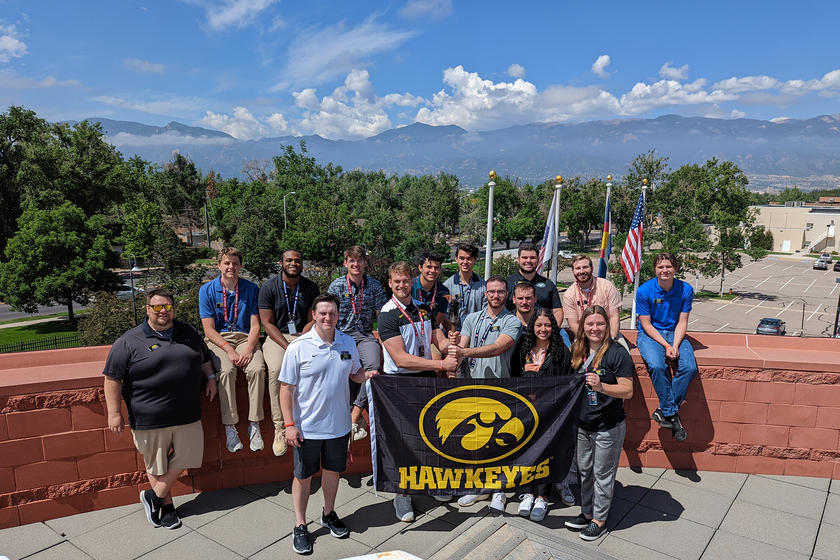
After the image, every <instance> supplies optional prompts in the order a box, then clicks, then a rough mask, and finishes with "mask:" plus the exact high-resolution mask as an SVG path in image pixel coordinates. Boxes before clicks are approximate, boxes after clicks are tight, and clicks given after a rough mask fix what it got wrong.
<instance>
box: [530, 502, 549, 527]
mask: <svg viewBox="0 0 840 560" xmlns="http://www.w3.org/2000/svg"><path fill="white" fill-rule="evenodd" d="M547 511H548V503H547V502H546V501H545V500H543V499H542V498H537V499H536V500H535V501H534V509H532V510H531V521H536V522H537V523H539V522H540V521H542V520H543V519H545V514H546V512H547Z"/></svg>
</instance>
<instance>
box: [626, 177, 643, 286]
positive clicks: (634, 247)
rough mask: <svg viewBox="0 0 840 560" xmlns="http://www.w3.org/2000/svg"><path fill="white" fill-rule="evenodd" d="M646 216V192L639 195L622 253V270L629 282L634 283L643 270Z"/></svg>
mask: <svg viewBox="0 0 840 560" xmlns="http://www.w3.org/2000/svg"><path fill="white" fill-rule="evenodd" d="M644 216H645V194H644V190H643V191H642V194H640V195H639V203H638V204H636V212H635V213H633V221H632V222H630V231H629V232H628V233H627V241H626V242H625V243H624V250H623V251H621V268H623V269H624V276H625V277H626V278H627V281H628V282H631V283H632V282H633V280H635V278H636V274H638V273H639V269H641V268H642V229H643V222H644Z"/></svg>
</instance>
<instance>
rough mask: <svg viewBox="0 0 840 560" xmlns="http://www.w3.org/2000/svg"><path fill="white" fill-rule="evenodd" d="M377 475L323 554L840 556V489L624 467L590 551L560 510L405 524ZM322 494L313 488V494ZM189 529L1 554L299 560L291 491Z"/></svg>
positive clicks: (212, 504) (213, 497)
mask: <svg viewBox="0 0 840 560" xmlns="http://www.w3.org/2000/svg"><path fill="white" fill-rule="evenodd" d="M370 484H371V481H370V477H369V476H365V477H359V476H348V477H344V478H342V480H341V486H340V488H339V493H338V503H337V506H336V510H337V512H338V514H339V516H340V517H342V518H343V519H344V520H345V522H346V523H347V525H348V526H349V527H350V530H351V534H350V538H348V539H343V540H338V539H334V538H332V537H331V536H330V535H329V533H328V532H327V531H326V530H325V529H323V528H322V527H321V526H320V525H319V524H318V523H317V522H315V521H314V520H315V519H316V518H317V516H318V514H319V513H320V511H321V505H322V500H321V494H320V492H317V493H316V494H315V495H313V496H312V499H311V500H310V504H309V510H308V513H309V515H308V518H309V519H310V520H311V521H312V522H311V523H310V531H312V534H313V537H314V554H313V557H316V558H345V557H352V556H357V555H362V554H366V553H371V552H379V551H389V550H402V551H406V552H409V553H411V554H414V555H416V556H418V557H421V558H434V559H448V558H476V559H481V560H485V559H490V558H558V559H559V558H564V559H566V558H572V559H578V558H580V559H584V558H592V559H596V558H632V559H639V560H642V559H648V558H650V559H670V558H678V559H686V560H690V559H703V560H706V559H727V560H728V559H738V560H748V559H751V558H755V559H760V560H774V559H777V558H778V559H784V560H794V559H799V558H817V559H825V560H829V559H836V558H838V557H840V552H838V551H840V483H838V482H837V481H834V482H832V481H830V480H827V479H815V478H799V477H781V476H769V475H766V476H765V475H750V476H748V475H743V474H731V473H715V472H683V471H679V472H675V471H671V470H664V469H643V470H640V471H638V472H637V471H634V470H631V469H620V470H619V475H618V482H617V483H616V497H615V500H614V502H613V508H612V511H611V513H610V520H609V527H610V531H609V533H607V535H606V536H605V537H602V538H601V539H599V540H598V541H595V542H592V543H585V542H584V541H582V540H581V539H580V538H578V535H577V533H574V532H572V531H569V530H567V529H566V528H565V527H564V526H563V522H564V521H565V520H566V519H568V518H570V517H573V516H575V515H577V513H578V512H579V509H578V508H577V507H571V508H566V507H563V506H562V505H560V506H559V507H555V508H553V509H551V510H550V511H549V515H548V517H547V518H546V520H545V521H544V522H543V523H542V524H540V525H538V526H537V525H535V524H533V523H532V522H530V521H528V520H526V519H521V518H518V517H516V506H517V503H516V502H515V501H511V502H509V503H508V507H507V515H506V516H503V517H499V516H495V515H493V514H491V513H490V512H489V509H488V508H487V504H488V502H487V501H483V502H478V503H476V504H475V505H473V506H471V507H470V508H459V507H458V506H457V504H455V503H450V504H441V503H439V502H436V501H435V500H433V499H431V498H428V497H415V498H414V503H415V511H416V512H417V520H416V521H415V522H414V523H412V524H405V523H399V522H398V521H396V519H395V517H394V510H393V505H392V503H391V501H390V499H391V495H390V494H380V495H379V496H377V495H375V493H374V492H373V488H372V486H371V485H370ZM315 487H317V484H316V483H313V488H315ZM176 504H177V505H178V511H179V514H180V516H181V519H182V521H183V524H184V525H183V527H181V528H180V529H176V530H172V531H168V530H166V529H163V528H160V529H154V528H152V527H151V526H150V525H149V524H148V522H147V521H146V518H145V514H144V513H143V510H142V507H141V506H140V505H139V503H138V504H132V505H128V506H123V507H118V508H112V509H107V510H101V511H95V512H90V513H83V514H79V515H74V516H71V517H64V518H60V519H54V520H51V521H47V522H45V523H34V524H31V525H25V526H22V527H15V528H11V529H5V530H2V531H0V555H5V556H7V557H9V558H10V559H12V560H16V559H20V558H27V559H33V560H35V559H37V560H46V559H56V560H75V559H80V560H82V559H84V560H90V559H97V560H100V559H101V560H121V559H133V558H143V559H144V560H145V559H153V558H161V559H167V560H171V559H175V560H191V559H194V558H195V559H199V560H217V559H228V558H230V559H239V558H253V559H259V560H261V559H268V558H271V559H276V558H292V557H295V556H296V555H295V554H294V553H293V552H292V549H291V537H290V534H291V530H292V525H293V523H294V514H293V513H292V501H291V494H290V489H289V483H275V484H264V485H257V486H247V487H241V488H233V489H227V490H219V491H215V492H204V493H201V494H195V495H192V496H183V497H180V498H177V499H176Z"/></svg>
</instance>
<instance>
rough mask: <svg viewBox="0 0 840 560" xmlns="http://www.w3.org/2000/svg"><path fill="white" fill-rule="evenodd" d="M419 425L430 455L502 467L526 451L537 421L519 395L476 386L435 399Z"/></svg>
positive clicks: (421, 417) (424, 412)
mask: <svg viewBox="0 0 840 560" xmlns="http://www.w3.org/2000/svg"><path fill="white" fill-rule="evenodd" d="M514 410H516V411H517V414H516V415H514V413H513V411H514ZM419 424H420V436H421V437H422V438H423V441H424V442H425V443H426V445H428V446H429V448H430V449H431V450H432V451H434V452H435V453H437V454H438V455H440V456H442V457H444V458H446V459H449V460H450V461H457V462H459V463H466V464H472V465H476V464H482V463H491V462H494V461H500V460H501V459H504V458H505V457H508V456H510V455H512V454H514V453H516V452H517V451H519V450H520V449H522V447H523V446H524V445H525V444H527V443H528V442H529V441H530V440H531V438H532V437H534V434H535V433H536V432H537V426H538V425H539V417H538V416H537V410H536V409H535V408H534V406H533V405H532V404H531V403H530V402H529V401H528V400H527V399H526V398H524V397H523V396H521V395H519V394H518V393H515V392H513V391H511V390H509V389H505V388H502V387H493V386H489V385H472V386H468V387H457V388H455V389H450V390H449V391H444V392H443V393H441V394H439V395H436V396H435V397H434V398H432V400H430V401H429V402H428V403H427V404H426V406H425V407H423V410H422V412H421V413H420V420H419Z"/></svg>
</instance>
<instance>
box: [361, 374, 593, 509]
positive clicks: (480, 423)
mask: <svg viewBox="0 0 840 560" xmlns="http://www.w3.org/2000/svg"><path fill="white" fill-rule="evenodd" d="M583 387H584V378H583V376H582V375H568V376H562V377H521V378H510V379H468V380H467V379H442V378H422V377H410V376H403V375H377V376H375V377H373V378H372V379H370V380H369V381H368V392H369V396H370V426H371V447H372V452H373V476H374V483H375V487H376V489H377V490H381V491H384V492H395V493H401V494H434V495H458V494H481V493H489V492H494V491H495V492H499V491H511V490H514V489H516V488H517V487H519V486H523V485H529V484H533V483H542V482H545V483H552V482H561V481H563V480H564V479H565V478H566V476H567V474H568V472H569V470H570V468H571V467H572V463H573V461H574V455H575V445H576V441H577V420H578V410H579V407H580V404H581V400H582V396H583Z"/></svg>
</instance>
